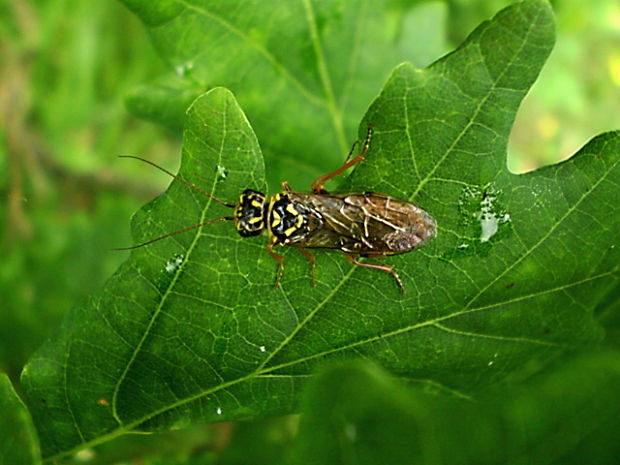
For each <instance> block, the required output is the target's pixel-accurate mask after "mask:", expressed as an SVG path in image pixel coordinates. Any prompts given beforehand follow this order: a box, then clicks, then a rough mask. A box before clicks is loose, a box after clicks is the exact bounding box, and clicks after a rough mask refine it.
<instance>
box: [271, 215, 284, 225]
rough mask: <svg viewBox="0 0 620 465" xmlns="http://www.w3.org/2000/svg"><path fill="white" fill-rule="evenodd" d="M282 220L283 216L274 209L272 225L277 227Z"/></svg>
mask: <svg viewBox="0 0 620 465" xmlns="http://www.w3.org/2000/svg"><path fill="white" fill-rule="evenodd" d="M280 221H282V217H281V216H280V215H279V214H278V212H276V211H274V212H273V221H272V222H271V227H272V228H275V227H277V226H278V225H279V224H280Z"/></svg>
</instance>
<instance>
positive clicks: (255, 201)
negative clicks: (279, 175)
mask: <svg viewBox="0 0 620 465" xmlns="http://www.w3.org/2000/svg"><path fill="white" fill-rule="evenodd" d="M234 219H235V227H236V228H237V232H239V234H240V235H241V236H242V237H250V236H258V235H259V234H260V233H261V232H262V231H263V229H264V228H265V194H263V193H262V192H258V191H255V190H252V189H246V190H244V191H243V192H242V193H241V195H240V196H239V201H238V202H237V205H236V206H235V215H234Z"/></svg>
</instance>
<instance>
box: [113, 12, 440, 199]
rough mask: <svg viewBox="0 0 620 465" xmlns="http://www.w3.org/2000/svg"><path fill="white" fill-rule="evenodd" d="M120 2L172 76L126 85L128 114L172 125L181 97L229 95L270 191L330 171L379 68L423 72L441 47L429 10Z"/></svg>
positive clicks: (183, 102) (376, 86)
mask: <svg viewBox="0 0 620 465" xmlns="http://www.w3.org/2000/svg"><path fill="white" fill-rule="evenodd" d="M123 2H124V3H125V4H126V5H127V6H128V7H129V8H131V9H132V10H134V11H135V12H136V13H137V14H138V15H139V16H140V18H142V20H143V21H144V23H145V24H146V26H147V27H148V28H149V30H150V32H151V37H152V38H153V41H154V43H155V46H156V48H157V50H158V51H159V53H160V54H161V56H162V57H164V59H165V60H166V61H167V63H168V65H169V66H170V68H171V71H174V73H175V75H173V76H167V77H166V78H164V79H163V80H162V82H158V83H156V84H154V85H153V86H150V87H144V88H141V89H138V90H136V92H134V93H133V94H132V95H131V96H130V98H129V104H130V108H131V109H132V110H134V111H135V112H136V113H138V114H140V115H143V116H146V117H149V118H151V119H154V120H156V121H160V122H163V123H165V124H167V125H169V126H172V127H180V126H181V125H182V119H183V113H184V110H185V108H187V103H188V102H189V101H190V97H191V96H192V94H193V96H194V97H196V96H197V95H199V94H200V93H201V92H203V91H206V90H208V89H210V88H212V87H213V86H220V85H222V86H225V87H227V88H229V89H231V90H232V91H233V92H234V94H235V96H236V98H237V99H238V100H239V103H240V104H241V107H242V108H243V109H244V111H245V112H246V113H247V115H248V118H249V119H250V121H251V122H252V127H253V128H254V130H255V131H256V134H257V136H258V139H259V140H260V141H261V148H262V150H263V153H264V154H265V157H266V160H267V162H268V165H269V172H268V180H269V182H270V186H271V187H272V188H277V186H278V185H279V182H280V181H281V180H282V179H287V180H288V181H290V182H291V183H292V184H293V185H298V184H301V183H307V182H308V181H307V180H308V179H310V178H312V177H316V176H318V175H320V174H322V173H321V170H320V169H319V168H318V167H326V166H330V165H336V164H337V163H338V162H339V160H341V158H342V157H343V156H344V154H346V152H347V150H348V147H349V145H350V144H351V140H350V138H351V137H352V135H353V134H355V130H356V128H357V125H358V123H359V118H360V116H361V115H362V114H363V113H364V111H365V110H366V108H367V107H368V104H369V102H370V101H371V100H372V99H373V98H374V97H375V96H376V95H377V93H378V92H379V90H380V88H381V83H382V82H383V81H384V80H385V79H386V78H387V77H388V75H389V71H390V70H391V69H392V68H393V67H394V66H396V65H397V64H399V63H401V62H403V61H412V62H413V63H415V64H416V65H419V66H421V65H427V64H428V63H430V61H431V60H432V59H434V58H435V57H437V56H439V55H440V54H441V53H443V52H444V51H445V50H446V45H445V42H444V34H443V18H444V16H445V8H444V6H443V5H440V4H431V5H421V6H418V7H417V8H405V7H402V8H401V7H397V6H394V5H392V6H388V2H387V1H384V0H379V1H377V0H373V1H372V2H370V1H366V0H355V1H346V2H345V1H340V0H330V1H326V2H311V1H309V0H306V1H302V2H290V1H286V0H278V1H269V2H261V3H259V4H256V3H254V2H240V3H238V4H237V5H236V6H235V7H234V8H231V5H230V4H229V3H227V2H224V3H218V2H209V1H202V2H177V1H175V0H165V1H159V2H157V5H156V6H154V5H153V2H151V1H148V0H123ZM175 77H176V79H175ZM175 115H176V117H175ZM291 123H294V124H291Z"/></svg>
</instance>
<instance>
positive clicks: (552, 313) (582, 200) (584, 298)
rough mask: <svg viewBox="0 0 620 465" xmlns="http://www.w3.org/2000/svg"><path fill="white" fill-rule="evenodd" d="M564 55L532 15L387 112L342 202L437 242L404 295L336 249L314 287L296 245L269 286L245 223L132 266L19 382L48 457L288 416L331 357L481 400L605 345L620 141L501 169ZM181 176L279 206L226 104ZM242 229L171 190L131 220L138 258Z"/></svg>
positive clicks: (466, 51) (196, 138) (511, 16)
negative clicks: (562, 357) (535, 88)
mask: <svg viewBox="0 0 620 465" xmlns="http://www.w3.org/2000/svg"><path fill="white" fill-rule="evenodd" d="M183 5H185V4H183ZM183 8H184V7H183ZM153 11H155V10H153ZM158 15H159V16H157V15H155V16H153V18H152V19H153V21H155V19H157V20H161V21H163V19H162V18H164V19H165V18H169V17H170V15H172V13H171V11H168V10H165V9H164V10H161V11H159V13H158ZM190 26H191V24H190ZM190 29H191V28H190ZM170 40H171V41H173V39H172V38H171V39H170ZM552 43H553V17H552V13H551V10H550V8H549V6H548V4H547V3H546V2H544V1H529V2H525V3H521V4H517V5H515V6H513V7H511V8H509V9H507V10H504V11H503V12H501V13H500V14H498V15H497V16H496V17H495V18H494V19H493V20H492V21H490V22H486V23H483V24H482V25H481V26H480V27H479V28H478V29H477V30H476V31H475V32H474V33H473V34H472V35H471V36H470V38H469V39H468V40H467V41H466V42H465V43H464V44H463V45H462V46H461V47H460V48H459V49H458V50H456V51H455V52H453V53H451V54H450V55H448V56H447V57H445V58H444V59H442V60H440V61H439V62H437V63H435V64H434V65H432V66H431V67H430V68H428V69H425V70H419V69H415V68H413V66H411V65H402V66H400V67H398V68H397V69H396V70H395V71H394V73H393V75H392V77H391V78H390V80H389V81H388V83H387V84H386V86H385V88H384V90H383V92H382V93H381V95H380V96H379V97H378V98H377V99H376V100H375V102H374V103H373V104H372V105H371V107H370V110H369V111H368V113H367V115H366V117H365V118H364V122H362V124H361V125H360V128H359V134H360V136H362V135H363V134H364V133H365V131H366V127H367V122H369V123H371V124H372V125H373V127H374V137H373V142H372V146H371V149H370V152H369V153H368V156H367V159H366V161H365V162H363V163H362V164H360V165H359V166H358V168H357V169H356V170H355V172H354V174H353V176H352V177H351V178H350V180H349V181H348V182H347V183H346V184H345V187H347V188H353V189H360V190H378V191H384V192H387V193H389V194H393V195H397V196H400V197H403V198H406V199H409V200H412V201H414V202H416V203H418V204H420V205H421V206H422V207H423V208H425V209H426V210H428V211H429V212H430V213H431V214H432V215H433V216H434V217H435V218H436V220H437V223H438V225H439V234H438V237H437V238H436V239H435V240H434V241H433V242H432V243H431V244H430V245H429V246H428V247H426V248H425V249H422V250H420V251H418V252H414V253H410V254H405V255H402V256H396V257H390V258H385V259H384V260H382V261H384V262H385V263H389V264H391V265H394V266H395V267H396V269H397V270H398V271H399V273H400V275H401V277H402V278H403V281H404V285H405V288H406V289H407V290H408V293H407V294H406V295H401V294H400V292H399V290H398V288H397V286H396V285H395V283H394V281H393V279H392V277H391V276H389V275H388V274H386V273H382V272H380V271H377V270H370V269H362V268H360V267H355V266H353V265H351V264H349V263H347V261H346V260H345V259H344V258H343V257H342V256H340V255H339V254H334V253H328V252H319V253H318V254H317V286H316V287H311V286H310V278H309V276H308V263H307V261H306V260H305V259H304V257H302V256H301V255H300V254H297V252H296V251H295V250H290V249H287V250H284V251H283V253H284V255H285V261H286V271H285V276H284V279H283V280H282V282H281V286H280V287H279V288H278V289H273V288H272V284H273V282H274V278H275V269H276V264H275V262H274V260H272V259H271V257H270V256H269V255H268V254H266V253H265V252H264V250H263V248H264V239H261V238H251V239H242V238H240V237H239V236H238V235H236V233H235V232H234V228H232V227H231V225H230V224H213V225H210V226H207V227H205V228H201V229H197V230H194V231H193V232H188V233H186V234H182V235H178V236H174V238H171V239H168V240H165V241H160V242H157V243H154V244H152V245H149V246H147V247H144V248H141V249H137V250H135V251H134V252H133V253H132V255H131V258H130V259H129V260H128V261H127V262H126V263H125V264H124V265H123V266H122V267H121V268H120V269H119V271H118V272H117V273H116V274H115V275H114V276H113V277H112V278H111V279H110V280H109V281H108V283H107V284H106V286H105V287H104V289H102V291H101V292H100V293H98V294H96V295H94V296H92V297H91V298H90V299H89V300H88V301H87V302H85V303H83V304H81V305H79V306H77V307H76V308H75V309H74V310H73V311H72V312H71V313H70V314H69V316H68V317H67V319H66V320H65V322H64V324H63V326H62V327H61V328H60V330H59V331H58V333H57V334H56V336H55V337H54V338H53V339H52V340H50V341H49V342H48V343H47V344H46V345H44V346H43V347H42V348H41V349H40V350H39V352H38V353H37V354H36V355H35V357H33V358H32V359H31V361H30V362H29V364H28V365H27V366H26V368H25V370H24V373H23V377H22V379H23V382H24V386H25V388H26V390H27V392H28V395H29V400H30V403H31V406H32V411H33V416H34V418H35V421H36V424H37V428H38V430H39V431H40V435H41V440H42V444H43V449H44V455H45V456H46V457H48V458H52V457H58V456H61V455H64V454H67V453H69V452H70V451H72V450H75V449H77V448H80V447H84V446H85V445H92V444H96V443H99V442H103V441H105V440H108V439H111V438H113V437H115V436H117V435H120V434H123V433H125V432H128V431H130V430H134V429H140V430H160V429H168V428H173V427H174V428H178V427H182V426H184V425H187V424H190V423H192V422H198V421H207V422H211V421H213V422H214V421H225V420H235V419H241V418H249V417H260V416H266V415H270V414H276V413H283V412H291V411H294V410H295V408H296V405H297V401H298V396H299V392H300V387H301V386H302V385H303V384H304V382H305V381H306V379H307V378H308V376H309V375H310V373H311V372H312V369H313V367H314V366H315V365H316V364H317V363H318V362H320V361H322V360H324V359H328V358H347V357H352V356H363V357H367V358H371V359H373V360H375V361H376V362H378V363H380V364H381V365H383V366H385V367H386V368H387V369H389V370H390V371H392V372H393V373H395V374H396V375H398V376H400V377H403V378H406V379H411V380H417V381H419V382H421V383H426V384H428V385H430V386H438V387H440V388H442V389H444V390H447V391H450V392H457V393H459V394H461V395H465V396H470V395H476V394H477V393H478V392H479V391H480V390H482V389H484V388H486V387H488V386H489V385H492V384H494V383H497V382H500V381H504V380H506V379H509V378H513V379H514V378H518V377H520V376H524V375H526V374H527V373H529V372H531V371H534V370H535V369H537V368H539V367H540V366H541V365H543V364H544V363H545V362H546V361H548V360H549V359H550V358H553V357H556V356H557V355H558V354H560V353H561V352H562V351H563V350H564V349H565V348H566V347H572V346H579V345H582V344H584V343H588V342H591V341H595V340H597V339H599V338H600V336H601V330H600V327H599V325H598V323H597V322H596V321H595V320H594V318H593V317H592V314H593V310H594V309H595V308H596V307H597V304H598V302H599V301H600V300H601V299H602V298H604V296H605V295H607V294H608V292H609V291H610V289H611V288H612V286H615V285H616V282H617V278H618V263H619V262H620V257H619V256H618V249H615V248H613V245H614V244H616V243H618V239H619V233H618V231H620V224H619V223H620V211H619V210H620V206H619V205H618V203H617V202H616V201H615V199H616V193H617V191H618V184H619V183H620V173H619V168H618V158H619V156H620V137H619V136H618V134H613V133H610V134H605V135H602V136H599V137H597V138H595V139H594V140H593V141H592V142H590V143H589V144H587V145H586V147H584V148H583V149H582V150H581V151H580V152H579V153H578V154H577V155H576V156H575V157H573V158H572V159H571V160H569V161H567V162H565V163H562V164H560V165H557V166H553V167H548V168H544V169H542V170H539V171H537V172H534V173H529V174H526V175H519V176H517V175H513V174H511V173H509V172H508V171H507V169H506V166H505V163H506V161H505V156H506V153H505V151H506V140H507V137H508V133H509V130H510V126H511V124H512V121H513V119H514V115H515V113H516V111H517V108H518V105H519V103H520V101H521V99H522V97H523V95H524V94H525V92H526V91H527V89H528V88H529V86H530V85H531V84H532V83H533V81H534V79H535V78H536V76H537V74H538V72H539V70H540V68H541V67H542V65H543V63H544V61H545V59H546V57H547V54H548V53H549V51H550V49H551V46H552ZM273 102H277V100H273ZM273 108H274V114H276V113H278V111H276V110H275V109H277V108H278V107H277V105H274V107H273ZM277 117H278V118H280V117H281V115H279V114H278V116H277ZM305 136H306V135H305V134H303V137H300V140H302V139H303V140H305ZM180 176H181V177H182V178H184V179H187V180H189V181H191V182H194V183H196V184H197V185H200V186H201V188H203V189H205V190H206V191H207V192H211V193H214V194H215V195H216V196H218V197H219V198H221V199H224V200H226V201H234V200H235V199H236V198H237V196H238V195H239V192H241V191H242V190H243V189H246V188H253V189H258V190H264V189H265V184H266V183H265V179H264V168H263V162H262V158H261V155H260V151H259V148H258V142H257V140H256V138H255V136H254V134H253V132H252V129H251V128H250V126H249V123H248V121H247V120H246V118H245V116H244V114H243V113H242V111H241V109H240V108H239V105H238V104H237V102H236V100H235V99H234V98H233V97H232V95H231V93H230V92H229V91H226V90H224V89H221V88H220V89H214V90H212V91H210V92H209V93H207V94H206V95H204V96H202V97H200V98H199V99H198V100H197V101H196V102H195V103H194V104H193V106H192V107H191V108H190V110H189V112H188V116H187V122H186V129H185V134H184V146H183V162H182V167H181V171H180ZM297 187H298V188H299V187H301V186H297ZM227 214H230V210H227V209H225V208H224V207H222V206H221V205H219V204H217V203H215V202H212V201H210V200H209V199H208V198H207V197H205V196H202V195H200V194H199V193H197V192H195V191H193V190H191V189H189V188H188V187H187V186H185V185H183V184H182V183H179V182H173V183H172V185H171V187H170V188H169V189H168V191H167V192H166V193H165V194H164V195H162V196H160V197H159V198H157V199H155V200H154V201H153V202H151V203H150V204H148V205H146V206H145V207H144V208H143V209H142V210H141V211H140V212H139V213H138V214H137V215H136V217H135V218H134V220H133V231H134V236H135V240H136V243H140V242H143V241H146V240H149V239H151V238H153V237H157V236H159V235H162V234H165V233H169V232H171V231H175V230H179V229H181V228H184V227H187V226H189V225H191V224H195V223H198V222H202V221H205V220H207V219H211V218H217V217H221V216H224V215H227ZM559 262H561V263H562V266H558V263H559Z"/></svg>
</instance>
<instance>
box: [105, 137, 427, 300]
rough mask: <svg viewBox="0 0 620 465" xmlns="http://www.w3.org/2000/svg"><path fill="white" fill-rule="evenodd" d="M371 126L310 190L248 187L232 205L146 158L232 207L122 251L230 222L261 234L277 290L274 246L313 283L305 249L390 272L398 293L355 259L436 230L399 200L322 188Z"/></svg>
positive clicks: (415, 244)
mask: <svg viewBox="0 0 620 465" xmlns="http://www.w3.org/2000/svg"><path fill="white" fill-rule="evenodd" d="M372 134H373V132H372V128H370V127H369V128H368V133H367V135H366V139H365V141H364V143H363V145H362V147H361V150H360V152H359V154H357V155H356V156H355V157H353V158H352V154H353V152H354V150H355V147H356V145H357V142H356V143H355V144H353V147H352V148H351V151H350V152H349V155H348V156H347V158H346V160H345V162H344V164H343V165H342V166H341V167H340V168H338V169H337V170H335V171H332V172H330V173H327V174H325V175H323V176H320V177H319V178H317V179H316V180H315V181H314V182H313V183H312V184H311V186H310V190H311V192H296V191H294V190H292V189H291V187H290V186H289V184H288V183H287V182H286V181H284V182H282V191H281V192H278V193H276V194H274V195H271V196H269V195H266V194H264V193H262V192H258V191H255V190H252V189H246V190H244V191H243V192H242V193H241V195H240V196H239V199H238V200H237V202H236V203H235V204H232V203H229V202H225V201H223V200H220V199H218V198H216V197H214V196H213V195H211V194H209V193H207V192H205V191H203V190H202V189H200V188H199V187H197V186H195V185H194V184H192V183H190V182H189V181H186V180H184V179H182V178H180V177H178V176H176V175H174V174H173V173H171V172H169V171H168V170H166V169H164V168H162V167H160V166H158V165H156V164H154V163H153V162H150V161H148V160H145V159H142V158H139V157H134V156H123V157H124V158H135V159H138V160H141V161H143V162H146V163H148V164H150V165H152V166H154V167H156V168H158V169H160V170H161V171H164V172H165V173H167V174H169V175H170V176H172V177H173V178H176V179H178V180H179V181H181V182H183V183H184V184H186V185H187V186H189V187H191V188H192V189H194V190H196V191H198V192H201V193H203V194H205V195H206V196H208V197H210V198H212V199H213V200H215V201H216V202H219V203H220V204H222V205H224V206H226V207H229V208H232V209H233V214H232V216H225V217H222V218H215V219H212V220H209V221H206V222H204V223H199V224H196V225H193V226H190V227H188V228H184V229H181V230H179V231H175V232H172V233H169V234H166V235H164V236H161V237H157V238H155V239H152V240H150V241H147V242H144V243H142V244H138V245H135V246H133V247H126V248H123V249H117V250H128V249H135V248H138V247H143V246H145V245H148V244H151V243H153V242H156V241H159V240H161V239H165V238H167V237H170V236H173V235H176V234H181V233H184V232H187V231H190V230H192V229H196V228H199V227H202V226H206V225H208V224H212V223H215V222H218V221H233V222H234V224H235V228H236V230H237V232H238V233H239V234H240V235H241V236H242V237H252V236H258V235H259V234H261V233H262V232H263V231H265V230H266V231H267V234H268V236H269V239H268V242H267V252H268V253H269V254H270V255H271V256H272V257H273V258H274V259H275V260H276V261H277V263H278V271H277V275H276V283H275V285H276V286H277V285H278V284H279V282H280V279H281V277H282V274H283V272H284V257H283V256H282V255H280V254H278V253H276V252H275V251H274V250H273V249H274V247H275V246H277V245H282V246H291V247H295V248H296V249H297V250H298V251H299V252H301V253H302V254H303V255H304V256H305V257H306V258H308V260H310V264H311V274H312V277H313V283H314V270H315V255H314V254H313V253H311V252H309V251H308V249H311V250H312V249H333V250H338V251H340V252H343V253H344V256H345V257H346V258H347V259H348V260H349V261H350V262H351V263H352V264H354V265H357V266H361V267H365V268H372V269H376V270H380V271H384V272H386V273H389V274H391V275H392V276H393V277H394V279H395V280H396V283H397V284H398V286H399V287H400V289H401V291H402V292H403V293H404V292H405V288H404V286H403V283H402V280H401V279H400V276H399V275H398V273H397V272H396V270H395V269H394V267H393V266H390V265H384V264H379V263H369V262H361V261H359V257H371V258H374V257H385V256H388V255H396V254H402V253H405V252H409V251H411V250H414V249H417V248H419V247H421V246H423V245H424V244H426V243H427V242H429V241H430V240H431V239H433V238H434V237H435V235H436V232H437V225H436V223H435V220H434V219H433V217H432V216H431V215H429V214H428V213H427V212H426V211H424V210H423V209H422V208H420V207H418V206H417V205H414V204H413V203H411V202H408V201H405V200H399V199H396V198H394V197H391V196H389V195H387V194H381V193H377V192H345V193H342V192H336V193H329V192H328V191H327V190H326V189H325V187H324V185H325V183H326V182H327V181H329V180H330V179H332V178H334V177H336V176H338V175H340V174H342V173H343V172H344V171H345V170H347V169H348V168H350V167H352V166H353V165H355V164H357V163H359V162H361V161H363V160H364V156H365V155H366V153H367V152H368V150H369V148H370V142H371V138H372Z"/></svg>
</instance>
